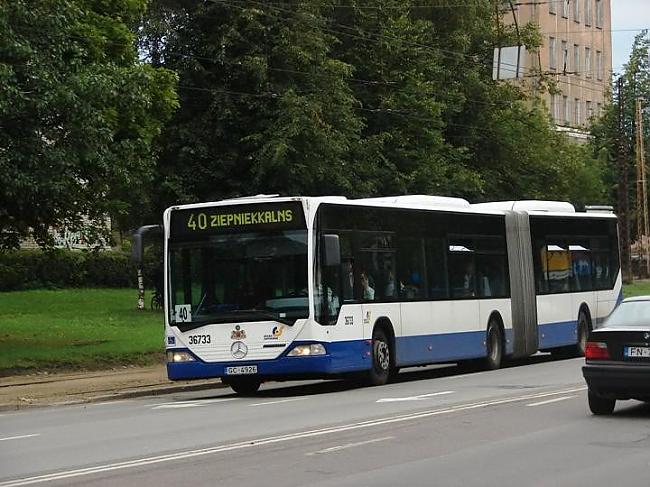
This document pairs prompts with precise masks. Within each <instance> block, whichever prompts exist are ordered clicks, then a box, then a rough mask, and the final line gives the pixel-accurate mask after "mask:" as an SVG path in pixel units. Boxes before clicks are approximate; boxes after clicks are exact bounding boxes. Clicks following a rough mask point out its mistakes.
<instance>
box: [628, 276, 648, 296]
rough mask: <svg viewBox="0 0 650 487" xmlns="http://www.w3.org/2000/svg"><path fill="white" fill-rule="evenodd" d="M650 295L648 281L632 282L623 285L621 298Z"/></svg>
mask: <svg viewBox="0 0 650 487" xmlns="http://www.w3.org/2000/svg"><path fill="white" fill-rule="evenodd" d="M648 294H650V280H644V281H632V282H631V283H629V284H624V285H623V296H625V297H626V298H631V297H632V296H645V295H648Z"/></svg>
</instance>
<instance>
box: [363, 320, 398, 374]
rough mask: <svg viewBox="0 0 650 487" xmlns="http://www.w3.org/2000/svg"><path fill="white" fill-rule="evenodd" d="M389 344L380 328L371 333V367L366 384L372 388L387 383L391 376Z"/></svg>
mask: <svg viewBox="0 0 650 487" xmlns="http://www.w3.org/2000/svg"><path fill="white" fill-rule="evenodd" d="M392 361H393V359H392V356H391V349H390V343H389V341H388V337H387V336H386V333H385V332H384V330H382V329H381V328H377V329H375V331H373V333H372V366H371V367H370V371H369V372H368V383H369V384H370V385H372V386H382V385H384V384H386V382H388V379H389V377H390V375H391V363H392Z"/></svg>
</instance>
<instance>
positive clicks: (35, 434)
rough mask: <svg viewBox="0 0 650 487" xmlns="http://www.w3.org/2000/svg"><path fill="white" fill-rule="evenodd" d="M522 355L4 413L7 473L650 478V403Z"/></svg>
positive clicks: (366, 481)
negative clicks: (362, 380) (355, 377)
mask: <svg viewBox="0 0 650 487" xmlns="http://www.w3.org/2000/svg"><path fill="white" fill-rule="evenodd" d="M524 364H525V365H518V366H511V367H508V368H505V369H502V370H498V371H490V372H474V373H464V372H463V371H462V370H459V369H458V368H457V367H437V368H428V369H412V370H410V371H406V372H405V373H403V374H401V376H400V381H399V382H397V383H394V384H390V385H387V386H384V387H376V388H354V387H351V386H350V385H348V384H346V383H344V382H340V381H331V382H324V381H312V382H301V383H276V384H270V385H264V386H262V390H261V391H260V394H259V395H258V396H257V397H252V398H240V397H236V396H234V395H233V394H231V393H230V391H229V390H228V389H219V390H215V391H214V392H213V393H210V392H207V393H206V392H205V391H203V392H194V393H183V394H178V395H173V396H165V397H162V398H161V397H157V398H140V399H131V400H124V401H116V402H110V403H97V404H91V405H84V406H68V407H53V408H45V409H40V410H29V411H25V412H17V413H6V414H4V415H0V487H8V486H18V485H32V484H37V483H38V484H41V485H53V486H59V485H92V486H109V485H111V486H113V485H120V486H124V487H126V486H135V485H137V486H149V485H151V486H166V485H169V486H178V485H198V486H201V485H206V486H207V485H210V486H217V485H218V486H230V485H233V486H238V487H245V486H276V485H278V486H280V485H281V486H304V485H310V486H318V487H325V486H337V487H338V486H365V485H372V486H404V487H406V486H420V485H422V486H432V485H436V486H454V485H458V486H474V485H477V486H482V485H485V486H495V485H498V486H502V485H503V486H510V485H512V486H521V485H524V484H525V485H528V486H549V485H551V486H556V485H557V486H565V485H566V486H581V485H585V486H586V485H589V486H600V485H603V486H605V485H607V486H609V485H615V484H617V483H621V482H625V483H630V484H632V485H648V483H649V479H650V423H649V422H648V418H649V417H650V407H648V406H646V405H645V404H642V403H638V402H634V401H627V402H619V403H618V404H617V409H616V412H615V414H614V415H613V416H612V417H594V416H591V415H590V413H589V412H588V409H587V405H586V389H585V386H584V383H583V381H582V376H581V371H580V366H581V365H582V360H581V359H571V360H561V361H550V360H548V359H547V358H545V357H535V358H533V359H530V360H528V361H525V362H524Z"/></svg>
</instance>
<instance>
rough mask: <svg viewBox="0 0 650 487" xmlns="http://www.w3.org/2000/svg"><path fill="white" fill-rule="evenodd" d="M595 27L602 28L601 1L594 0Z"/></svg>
mask: <svg viewBox="0 0 650 487" xmlns="http://www.w3.org/2000/svg"><path fill="white" fill-rule="evenodd" d="M596 27H598V28H599V29H602V28H603V0H596Z"/></svg>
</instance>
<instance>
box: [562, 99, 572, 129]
mask: <svg viewBox="0 0 650 487" xmlns="http://www.w3.org/2000/svg"><path fill="white" fill-rule="evenodd" d="M562 111H563V112H564V124H565V125H569V124H570V123H571V109H570V107H569V97H568V96H566V95H564V96H563V97H562Z"/></svg>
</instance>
